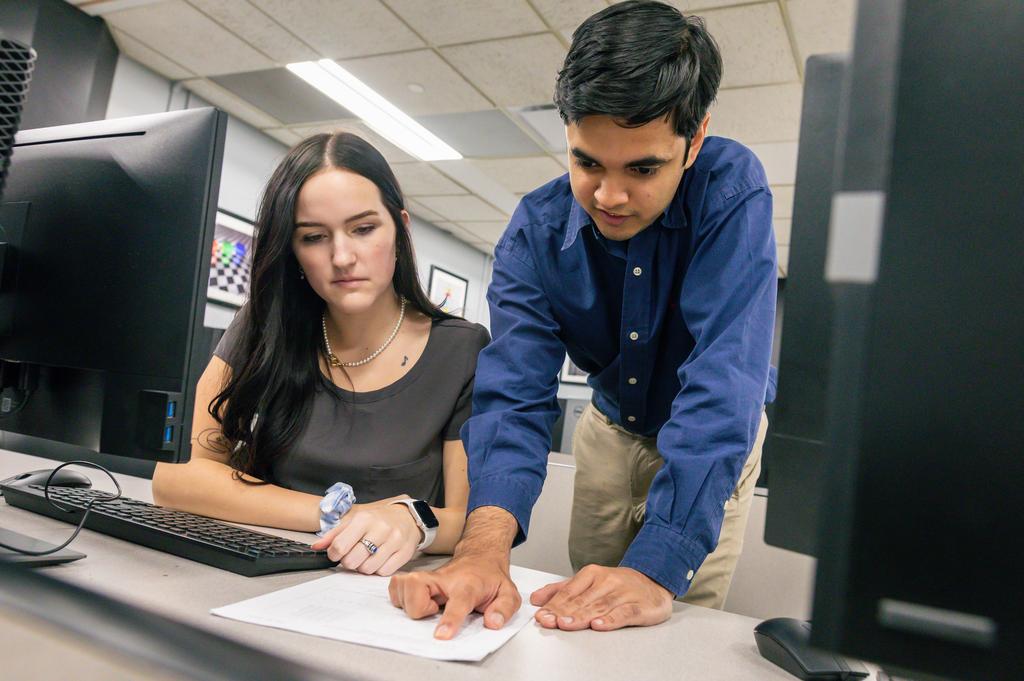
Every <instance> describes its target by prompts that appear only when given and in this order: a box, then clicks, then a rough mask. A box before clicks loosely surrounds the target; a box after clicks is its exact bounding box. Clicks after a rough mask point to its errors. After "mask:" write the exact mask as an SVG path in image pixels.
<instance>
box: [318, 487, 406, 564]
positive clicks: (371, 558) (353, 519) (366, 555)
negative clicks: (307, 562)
mask: <svg viewBox="0 0 1024 681" xmlns="http://www.w3.org/2000/svg"><path fill="white" fill-rule="evenodd" d="M403 497H404V495H403ZM399 498H400V497H395V498H394V499H384V500H382V501H380V502H374V503H372V504H356V505H355V506H354V507H353V508H352V510H351V511H349V512H348V513H346V514H345V515H344V516H343V517H342V519H341V521H340V522H339V523H338V525H337V526H336V527H334V528H333V529H331V530H330V531H329V532H327V534H325V535H324V536H323V537H321V538H320V539H319V540H317V541H316V542H314V543H313V545H312V546H313V548H314V549H317V550H321V549H325V548H326V549H327V556H328V557H329V558H330V559H331V560H334V561H339V562H340V563H341V565H342V567H344V568H347V569H349V570H358V571H359V572H362V573H363V574H367V575H370V574H378V575H384V576H387V575H391V574H393V573H394V572H395V571H397V570H398V569H399V568H401V567H402V566H403V565H405V564H406V563H408V562H409V559H410V558H412V557H413V555H414V554H415V553H416V547H417V546H418V545H419V543H420V541H421V540H422V539H423V534H422V532H420V528H419V527H417V526H416V522H415V521H414V520H413V518H412V514H410V513H409V509H408V508H406V507H405V506H402V505H398V506H396V505H394V504H393V503H392V502H393V501H396V500H397V499H399ZM406 498H407V497H406Z"/></svg>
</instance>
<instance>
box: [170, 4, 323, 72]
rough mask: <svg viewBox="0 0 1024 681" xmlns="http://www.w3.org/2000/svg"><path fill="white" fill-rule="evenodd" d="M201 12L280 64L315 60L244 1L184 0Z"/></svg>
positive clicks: (310, 52)
mask: <svg viewBox="0 0 1024 681" xmlns="http://www.w3.org/2000/svg"><path fill="white" fill-rule="evenodd" d="M188 2H189V3H190V4H191V5H193V6H195V7H196V8H197V9H199V10H200V11H201V12H203V13H204V14H206V15H207V16H209V17H210V18H212V19H213V20H214V21H216V22H217V23H219V24H220V25H221V26H224V27H225V28H227V29H228V30H229V31H231V32H232V33H234V34H235V35H237V36H238V37H240V38H242V39H243V40H245V41H246V42H248V43H249V44H250V45H252V46H253V47H255V48H256V49H257V50H259V51H260V52H262V53H263V54H265V55H267V56H268V57H270V58H271V59H273V60H274V61H276V62H278V63H281V64H288V63H291V62H296V61H307V60H310V59H319V58H320V55H318V54H317V53H316V50H314V49H313V48H311V47H310V46H309V45H307V44H306V43H304V42H302V41H301V40H299V39H298V38H296V37H295V36H294V35H292V34H291V33H289V32H288V31H287V30H285V29H284V28H282V27H281V25H280V24H279V23H277V22H276V21H274V20H273V19H271V18H270V17H268V16H267V15H266V14H265V13H264V12H262V11H260V10H259V9H257V8H256V7H254V6H253V5H252V4H250V3H249V2H248V0H188Z"/></svg>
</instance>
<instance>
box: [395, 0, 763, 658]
mask: <svg viewBox="0 0 1024 681" xmlns="http://www.w3.org/2000/svg"><path fill="white" fill-rule="evenodd" d="M721 72H722V63H721V57H720V55H719V53H718V49H717V46H716V45H715V43H714V40H713V39H712V38H711V36H710V35H708V33H707V31H706V30H705V28H704V24H703V22H702V21H701V20H700V19H698V18H696V17H684V16H683V15H682V14H680V13H679V12H678V11H677V10H675V9H674V8H672V7H670V6H668V5H664V4H662V3H659V2H649V1H641V0H634V1H631V2H624V3H621V4H618V5H614V6H612V7H609V8H608V9H606V10H603V11H601V12H599V13H597V14H595V15H594V16H592V17H590V18H589V19H588V20H587V21H585V22H584V23H583V24H582V25H581V26H580V28H579V29H578V30H577V31H576V33H575V34H574V35H573V43H572V47H571V48H570V49H569V54H568V55H567V57H566V60H565V65H564V67H563V69H562V71H561V72H560V73H559V76H558V83H557V86H556V93H555V102H556V104H557V105H558V109H559V112H560V113H561V116H562V119H563V120H564V121H565V123H566V137H567V139H568V144H569V158H570V162H571V170H570V171H569V177H568V179H566V178H565V177H563V178H560V179H558V180H554V181H553V182H551V183H549V184H547V185H545V186H543V187H541V188H540V189H537V190H536V191H534V192H532V193H531V194H528V195H527V196H526V197H524V199H523V200H522V202H521V203H520V205H519V207H518V209H517V210H516V213H515V215H514V216H513V218H512V222H511V224H510V225H509V227H508V230H507V231H506V232H505V234H504V236H502V238H501V240H500V241H499V242H498V245H497V247H496V249H495V262H494V275H493V281H492V283H491V286H490V289H489V291H488V300H489V301H490V305H491V328H492V333H493V342H492V343H491V344H490V345H489V346H488V347H487V348H486V349H485V350H484V351H483V352H482V353H481V355H480V359H479V363H478V366H477V373H476V387H475V392H474V399H473V401H474V416H473V417H472V418H471V419H470V420H469V421H468V422H467V424H466V426H465V427H464V428H463V431H462V436H463V440H464V442H465V444H466V450H467V452H468V456H469V476H470V486H471V490H470V500H469V510H470V515H469V518H468V521H467V526H466V530H465V533H464V535H463V538H462V540H461V542H460V543H459V545H458V547H457V548H456V550H455V554H454V557H453V559H452V561H451V562H450V563H448V564H447V565H445V566H443V567H441V568H439V569H438V570H436V571H434V572H420V573H412V574H408V575H399V576H396V577H395V578H393V580H392V583H391V598H392V601H393V602H394V603H395V605H398V606H400V607H404V608H405V610H406V612H407V613H408V614H409V615H410V616H411V617H424V616H427V615H430V614H433V613H435V612H437V611H438V610H439V607H440V606H441V605H444V606H445V613H444V615H443V616H442V617H441V620H440V622H439V624H438V627H437V630H436V633H435V635H436V636H437V637H438V638H450V637H451V636H453V635H454V634H455V633H456V632H457V630H458V628H459V626H460V625H461V623H462V621H463V619H464V618H465V616H466V615H467V614H468V613H469V612H471V611H473V610H477V611H480V612H483V613H484V623H485V625H486V626H488V627H492V628H497V627H500V626H502V625H503V623H504V622H505V621H507V620H508V619H509V618H510V617H511V616H512V614H513V613H514V612H515V610H516V609H517V608H518V607H519V605H520V599H519V596H518V593H517V591H516V589H515V586H514V585H513V584H512V583H511V581H510V579H509V571H508V570H509V551H510V549H511V547H512V546H513V545H514V544H515V543H518V542H520V541H522V540H524V539H525V537H526V532H527V529H528V524H529V517H530V510H531V508H532V506H533V504H534V502H535V501H536V499H537V497H538V495H539V494H540V489H541V485H542V483H543V480H544V474H545V463H546V460H547V455H548V450H549V448H550V444H551V436H550V430H551V426H552V424H553V422H554V421H555V419H556V417H557V415H558V408H557V403H556V397H555V396H556V391H557V389H558V373H559V368H560V367H561V365H562V361H563V358H564V356H565V353H566V351H568V354H569V356H570V357H571V358H572V360H573V361H574V362H575V363H576V364H577V365H578V366H579V367H580V368H581V369H583V370H585V371H587V372H588V373H589V374H590V385H591V386H592V387H593V389H594V397H593V403H592V405H591V406H590V407H589V408H588V410H587V412H586V413H585V414H584V415H583V417H582V418H581V419H580V422H579V424H578V426H577V429H576V432H575V435H574V439H573V442H574V444H573V453H574V455H575V457H576V466H577V472H576V483H575V494H574V500H573V512H572V525H571V530H570V540H569V543H570V557H571V559H572V562H573V567H574V568H575V569H577V570H578V573H577V574H576V576H574V577H573V578H571V579H568V580H566V581H564V582H559V583H557V584H552V585H549V586H547V587H545V588H543V589H540V590H539V591H537V592H535V593H534V594H533V595H532V597H531V601H532V602H533V603H534V604H535V605H540V606H543V607H542V608H541V609H540V610H539V611H538V613H537V615H536V618H537V620H538V622H540V624H541V625H543V626H546V627H549V628H554V627H558V628H560V629H566V630H575V629H585V628H592V629H598V630H608V629H617V628H619V627H622V626H630V625H650V624H657V623H659V622H662V621H664V620H665V619H667V618H668V617H669V615H670V614H671V608H672V600H673V598H674V597H675V596H677V595H681V594H686V595H687V600H689V601H691V602H695V603H698V604H703V605H708V606H711V607H721V606H722V603H723V602H724V600H725V594H726V592H727V590H728V585H729V581H730V579H731V576H732V571H733V569H734V567H735V564H736V559H737V557H738V555H739V551H740V547H741V544H742V538H743V530H744V527H745V525H746V518H747V512H748V510H749V507H750V500H751V497H752V494H753V488H754V482H755V480H756V479H757V475H758V470H759V467H760V457H761V443H762V441H763V439H764V431H765V428H766V425H767V423H766V421H765V419H764V414H763V406H764V403H765V401H766V396H767V393H768V392H769V357H770V351H771V340H772V329H773V324H774V318H775V290H776V261H775V243H774V237H773V233H772V221H771V215H772V206H771V195H770V193H769V191H768V185H767V181H766V179H765V175H764V170H763V169H762V167H761V165H760V163H759V162H758V161H757V159H756V158H755V157H754V155H753V154H752V153H751V152H750V151H749V150H748V149H746V148H745V147H743V146H742V145H740V144H738V143H736V142H733V141H731V140H726V139H721V138H714V137H707V136H706V133H707V128H708V115H707V110H708V107H709V106H710V104H711V103H712V101H713V100H714V98H715V94H716V92H717V89H718V84H719V81H720V79H721ZM716 546H717V550H716ZM709 554H710V555H709Z"/></svg>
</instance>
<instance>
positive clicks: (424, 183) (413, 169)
mask: <svg viewBox="0 0 1024 681" xmlns="http://www.w3.org/2000/svg"><path fill="white" fill-rule="evenodd" d="M391 169H392V170H393V171H394V172H395V177H397V178H398V184H399V185H400V186H401V187H402V193H403V194H404V195H405V196H429V195H434V196H440V195H447V194H467V193H468V192H467V191H466V190H465V189H464V188H463V187H460V186H459V185H457V184H455V183H454V182H452V181H451V180H450V179H448V177H447V176H446V175H444V174H443V173H441V172H439V171H438V170H436V169H435V168H434V167H433V166H431V165H430V164H429V163H395V164H393V165H392V166H391Z"/></svg>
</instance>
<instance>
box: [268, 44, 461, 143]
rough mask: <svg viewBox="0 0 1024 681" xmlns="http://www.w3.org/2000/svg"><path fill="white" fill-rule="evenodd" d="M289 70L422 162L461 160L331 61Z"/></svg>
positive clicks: (423, 129)
mask: <svg viewBox="0 0 1024 681" xmlns="http://www.w3.org/2000/svg"><path fill="white" fill-rule="evenodd" d="M288 70H289V71H291V72H292V73H294V74H295V75H297V76H298V77H299V78H301V79H303V80H304V81H306V82H307V83H309V84H310V85H312V86H313V87H315V88H316V89H318V90H320V91H321V92H323V93H324V94H325V95H327V96H328V97H330V98H331V99H333V100H334V101H336V102H338V103H339V104H341V105H342V106H344V107H345V108H346V109H348V110H349V111H351V112H352V113H354V114H355V115H356V116H358V117H359V118H360V119H361V120H362V121H363V122H364V123H366V125H368V126H369V127H370V128H372V129H373V130H374V131H376V132H377V133H378V134H379V135H381V136H382V137H384V138H386V139H387V140H389V141H390V142H392V143H393V144H395V145H396V146H398V147H401V148H402V149H404V150H405V151H407V152H408V153H410V154H412V155H413V156H415V157H416V158H418V159H420V160H422V161H441V160H453V159H460V158H462V154H460V153H459V152H457V151H455V149H453V148H452V147H450V146H449V145H448V144H447V143H445V142H444V140H442V139H441V138H439V137H438V136H437V135H435V134H434V133H432V132H430V131H429V130H427V129H426V128H424V127H423V126H422V125H420V124H419V123H417V122H416V121H414V120H413V119H412V118H411V117H410V116H409V115H408V114H406V113H404V112H403V111H401V110H400V109H399V108H398V107H396V106H395V105H394V104H392V103H391V102H389V101H388V100H386V99H384V98H383V97H381V96H380V95H379V94H377V92H375V91H374V90H373V89H371V88H370V87H369V86H367V85H366V84H365V83H363V82H362V81H361V80H359V79H358V78H356V77H355V76H354V75H352V74H351V73H349V72H348V71H347V70H345V69H344V68H342V67H341V66H339V65H338V64H337V63H335V62H334V61H331V60H330V59H321V60H320V61H317V62H299V63H296V64H289V65H288Z"/></svg>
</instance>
